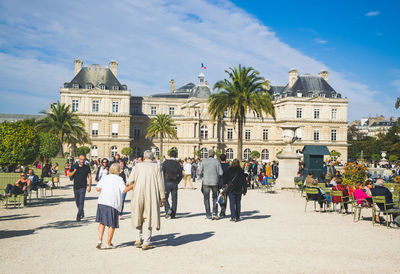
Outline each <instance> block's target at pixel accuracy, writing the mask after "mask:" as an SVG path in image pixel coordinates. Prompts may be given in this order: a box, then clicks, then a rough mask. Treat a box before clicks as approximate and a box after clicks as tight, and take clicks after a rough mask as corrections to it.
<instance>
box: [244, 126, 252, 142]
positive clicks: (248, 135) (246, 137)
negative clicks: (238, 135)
mask: <svg viewBox="0 0 400 274" xmlns="http://www.w3.org/2000/svg"><path fill="white" fill-rule="evenodd" d="M250 134H251V131H250V129H246V131H245V133H244V136H245V139H246V141H249V140H250Z"/></svg>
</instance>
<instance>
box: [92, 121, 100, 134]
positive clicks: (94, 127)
mask: <svg viewBox="0 0 400 274" xmlns="http://www.w3.org/2000/svg"><path fill="white" fill-rule="evenodd" d="M98 135H99V124H98V123H93V124H92V136H98Z"/></svg>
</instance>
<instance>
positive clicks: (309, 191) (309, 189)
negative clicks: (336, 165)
mask: <svg viewBox="0 0 400 274" xmlns="http://www.w3.org/2000/svg"><path fill="white" fill-rule="evenodd" d="M306 194H307V195H312V194H319V191H318V189H317V188H312V187H306Z"/></svg>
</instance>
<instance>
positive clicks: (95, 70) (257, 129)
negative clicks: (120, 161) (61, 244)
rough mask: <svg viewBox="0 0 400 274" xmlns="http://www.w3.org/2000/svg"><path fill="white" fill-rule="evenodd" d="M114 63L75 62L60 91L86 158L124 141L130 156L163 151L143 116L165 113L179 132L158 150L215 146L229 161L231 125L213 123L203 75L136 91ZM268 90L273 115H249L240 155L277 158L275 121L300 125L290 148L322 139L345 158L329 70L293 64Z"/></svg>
mask: <svg viewBox="0 0 400 274" xmlns="http://www.w3.org/2000/svg"><path fill="white" fill-rule="evenodd" d="M117 66H118V63H117V62H116V61H111V62H110V64H109V67H103V66H99V65H90V66H87V67H83V66H82V61H81V60H75V75H74V78H73V79H72V81H71V82H67V83H65V84H64V87H63V88H61V90H60V94H61V103H66V104H69V105H71V107H72V110H73V111H76V112H77V114H78V115H79V116H80V118H81V119H82V120H83V121H84V123H85V126H86V130H87V132H88V133H89V135H90V137H91V141H92V144H91V152H90V153H91V154H90V156H91V157H92V158H97V157H109V156H110V155H114V154H116V153H121V150H122V149H123V148H124V147H132V148H134V151H135V156H140V155H141V154H142V153H143V151H144V150H146V149H153V150H154V151H155V152H156V155H157V156H165V155H159V151H160V140H159V139H158V138H157V137H155V138H153V139H146V138H145V135H146V129H147V125H148V123H149V120H150V119H151V118H153V117H155V116H156V115H157V114H168V115H170V116H171V117H172V118H173V120H174V122H175V124H176V130H177V135H178V139H164V144H163V151H164V154H167V151H168V150H169V149H171V148H175V149H177V151H178V157H180V158H185V157H195V155H200V157H205V156H206V155H207V152H208V150H209V149H214V150H217V149H218V150H220V151H221V152H223V153H225V154H226V155H227V157H228V159H233V158H235V157H236V155H237V151H236V150H237V141H238V140H237V129H236V128H235V126H234V125H233V124H232V123H231V122H230V119H229V117H227V115H226V117H224V119H222V121H220V122H213V121H211V119H210V117H209V115H208V109H207V107H208V104H207V98H208V97H209V96H210V95H211V93H212V90H211V88H210V85H209V84H208V82H207V81H206V79H205V76H204V74H203V73H200V75H199V76H198V79H197V83H187V84H185V85H183V86H182V87H180V88H175V81H174V80H171V81H170V90H169V92H166V93H162V94H154V95H150V96H136V95H134V94H133V95H131V93H130V91H129V90H128V89H127V86H126V85H122V84H121V83H120V82H119V81H118V78H117ZM269 88H270V93H271V94H272V95H273V98H274V106H275V111H276V120H274V119H273V118H272V117H264V118H263V119H262V118H260V117H256V116H254V115H253V114H252V113H249V114H248V116H247V117H246V124H245V126H244V128H243V138H244V139H243V157H244V158H245V159H247V158H249V157H250V153H251V151H254V150H255V151H258V152H259V153H260V154H261V159H262V160H263V161H269V160H275V159H277V158H276V155H277V154H279V153H280V151H282V149H283V147H284V143H283V141H282V128H281V126H285V125H295V126H299V128H298V129H297V131H296V135H297V136H298V137H299V138H300V140H298V141H297V142H295V143H294V144H293V147H294V148H295V149H296V150H298V151H301V150H302V148H303V147H304V146H305V145H326V146H328V148H329V150H330V151H332V150H335V151H338V152H340V153H341V157H340V158H339V159H344V160H347V146H348V145H347V106H348V100H347V99H345V98H342V97H341V94H340V93H338V92H336V91H335V90H334V89H333V88H332V87H331V86H330V85H329V83H328V72H327V71H321V72H320V73H319V74H318V75H310V74H304V75H299V74H298V71H297V70H295V69H292V70H290V71H289V81H288V84H287V85H286V86H272V85H271V86H270V87H269Z"/></svg>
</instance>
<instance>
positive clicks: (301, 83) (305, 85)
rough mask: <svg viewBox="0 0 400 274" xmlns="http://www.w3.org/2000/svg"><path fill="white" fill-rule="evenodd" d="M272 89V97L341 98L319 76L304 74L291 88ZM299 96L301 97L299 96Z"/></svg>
mask: <svg viewBox="0 0 400 274" xmlns="http://www.w3.org/2000/svg"><path fill="white" fill-rule="evenodd" d="M271 89H273V91H274V92H273V93H272V94H273V95H274V97H299V96H301V97H316V96H322V97H326V98H341V97H342V95H341V94H340V93H337V92H336V91H335V90H334V89H333V88H332V87H331V86H330V85H329V84H328V82H327V81H326V80H325V79H324V78H322V77H321V76H316V75H310V74H304V75H299V76H298V78H297V80H296V81H295V82H294V84H293V86H291V87H289V84H287V85H286V86H284V87H280V86H276V87H271ZM300 94H301V95H300Z"/></svg>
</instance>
